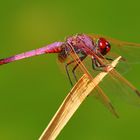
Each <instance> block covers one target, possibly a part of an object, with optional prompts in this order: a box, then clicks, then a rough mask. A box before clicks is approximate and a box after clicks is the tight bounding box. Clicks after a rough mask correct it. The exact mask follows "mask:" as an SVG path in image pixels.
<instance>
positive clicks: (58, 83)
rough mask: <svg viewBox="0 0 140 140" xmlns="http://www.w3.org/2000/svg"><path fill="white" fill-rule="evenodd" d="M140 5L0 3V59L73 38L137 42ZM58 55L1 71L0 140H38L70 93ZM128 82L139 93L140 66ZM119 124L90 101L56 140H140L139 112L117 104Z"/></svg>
mask: <svg viewBox="0 0 140 140" xmlns="http://www.w3.org/2000/svg"><path fill="white" fill-rule="evenodd" d="M139 5H140V1H138V0H134V1H126V0H125V1H122V0H114V1H112V0H104V1H103V0H102V1H101V0H99V1H94V0H86V1H80V0H79V1H78V0H77V1H75V0H69V1H64V0H63V1H60V0H59V1H56V0H54V1H45V0H44V1H43V0H42V1H41V0H40V1H33V2H32V1H25V0H19V1H16V0H13V1H10V0H8V1H6V0H5V1H4V0H1V1H0V46H1V47H0V57H1V58H3V57H7V56H11V55H13V54H17V53H21V52H24V51H27V50H31V49H35V48H39V47H41V46H43V45H46V44H48V43H51V42H53V41H57V40H61V41H62V40H63V39H64V38H65V37H66V36H68V35H72V34H75V33H96V34H103V35H107V36H110V37H114V38H118V39H122V40H127V41H131V42H140V34H139V33H140V27H139V25H140V15H139ZM56 58H57V56H56V55H43V56H38V57H34V58H29V59H26V60H21V61H18V62H15V63H11V64H8V65H4V66H2V67H1V68H0V77H1V82H0V84H1V85H0V140H37V139H38V137H39V136H40V134H41V133H42V131H43V130H44V128H45V127H46V125H47V124H48V123H49V121H50V119H51V117H52V116H53V115H54V113H55V111H56V110H57V108H58V107H59V105H60V103H61V102H62V100H63V99H64V97H65V96H66V94H67V93H68V91H69V90H70V85H69V82H68V81H67V77H65V76H64V75H63V73H61V70H60V68H59V66H58V65H57V63H56ZM133 67H134V69H132V70H131V71H130V72H129V73H128V74H127V75H126V76H127V78H128V79H129V80H130V81H132V82H133V84H134V85H135V86H136V87H139V71H140V65H134V66H133ZM116 107H117V110H118V112H119V113H120V119H116V118H114V116H112V115H111V114H110V113H109V112H108V111H107V110H106V109H105V108H104V106H102V105H101V104H99V103H98V102H97V101H94V100H93V99H92V97H89V98H88V99H87V100H86V101H85V102H84V103H83V104H82V105H81V107H80V108H79V110H78V111H77V112H76V114H75V115H74V116H73V118H72V119H71V120H70V122H69V123H68V124H67V126H66V127H65V128H64V129H63V131H62V133H61V134H60V135H59V137H58V139H59V140H92V139H93V140H124V139H127V140H132V139H134V140H135V139H140V135H139V126H140V121H139V118H140V109H139V108H136V107H133V106H131V105H128V104H125V103H123V100H122V101H121V100H117V103H116Z"/></svg>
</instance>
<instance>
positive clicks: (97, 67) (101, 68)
mask: <svg viewBox="0 0 140 140" xmlns="http://www.w3.org/2000/svg"><path fill="white" fill-rule="evenodd" d="M92 68H93V69H94V70H97V71H108V65H101V64H100V63H99V62H98V60H97V59H96V58H92Z"/></svg>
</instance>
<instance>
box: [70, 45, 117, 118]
mask: <svg viewBox="0 0 140 140" xmlns="http://www.w3.org/2000/svg"><path fill="white" fill-rule="evenodd" d="M80 57H81V56H78V55H77V54H76V53H75V51H74V48H73V47H72V46H71V53H70V56H69V59H68V60H70V62H73V63H72V65H71V66H72V67H75V66H76V65H77V64H78V67H77V70H76V72H75V74H76V76H77V75H78V78H80V76H82V74H85V73H86V74H87V75H89V78H91V80H92V79H93V78H94V77H95V76H96V75H97V74H98V73H99V71H93V69H91V65H89V61H91V59H90V58H89V57H88V58H86V59H84V61H81V59H80ZM67 63H69V62H67ZM72 70H73V68H72ZM73 77H74V76H73ZM93 95H94V96H96V99H99V100H100V101H101V102H102V103H103V104H104V105H105V107H106V108H107V109H109V111H110V112H111V113H112V114H113V115H115V116H116V117H117V118H118V114H117V112H116V111H115V108H114V107H113V105H112V103H111V101H110V100H109V98H108V96H107V95H106V94H105V93H104V92H103V90H102V89H101V88H100V87H99V86H96V89H95V90H94V92H93Z"/></svg>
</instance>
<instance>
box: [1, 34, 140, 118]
mask: <svg viewBox="0 0 140 140" xmlns="http://www.w3.org/2000/svg"><path fill="white" fill-rule="evenodd" d="M112 44H113V45H112ZM125 46H130V48H131V49H133V47H136V48H138V49H140V44H138V43H131V42H124V41H120V40H116V39H113V38H110V37H106V36H102V35H95V34H76V35H73V36H69V37H67V38H66V39H65V41H63V42H54V43H52V44H48V45H46V46H44V47H42V48H38V49H35V50H31V51H27V52H23V53H20V54H17V55H14V56H11V57H7V58H3V59H0V65H4V64H7V63H10V62H14V61H17V60H21V59H24V58H29V57H33V56H38V55H42V54H49V53H51V54H52V53H56V54H58V60H59V61H60V62H61V63H64V64H65V69H66V74H67V76H68V79H69V81H70V84H71V85H72V86H73V81H72V79H71V75H70V71H69V66H72V75H73V77H74V79H75V81H78V78H77V75H76V70H77V69H78V68H79V67H80V65H81V64H82V65H84V64H83V62H84V61H85V59H86V58H87V57H88V58H89V59H90V60H91V64H90V67H91V68H92V69H93V73H94V72H96V71H106V72H107V71H109V69H110V67H111V66H110V65H109V63H110V61H113V60H114V58H116V57H117V56H120V55H121V56H122V61H124V62H125V61H127V58H124V57H123V55H124V54H127V52H126V53H124V52H123V48H125ZM114 48H117V49H118V50H121V51H120V52H123V53H122V54H120V53H119V54H117V53H114V54H112V50H113V49H114ZM69 58H71V59H69ZM110 76H111V78H112V79H118V81H119V82H120V81H121V83H123V84H125V85H126V86H127V87H128V88H129V89H130V90H131V91H132V94H133V95H134V96H136V97H135V98H136V100H137V98H138V100H139V98H140V92H139V91H138V89H137V88H136V87H135V86H134V85H132V84H131V83H130V82H129V81H128V80H127V79H125V78H124V77H123V76H122V75H121V74H120V73H119V72H118V71H117V70H116V69H114V68H113V70H111V72H110ZM119 82H118V83H119ZM97 93H98V94H97V95H98V98H100V100H101V101H102V102H103V103H104V104H105V106H106V107H107V108H108V109H109V110H110V111H111V112H112V113H113V114H114V115H115V116H116V117H118V114H117V112H116V110H115V108H114V107H113V105H112V103H111V101H110V99H109V97H108V96H107V95H106V94H105V93H104V91H103V90H102V88H101V87H100V86H97ZM122 94H123V93H122ZM124 94H126V93H125V92H124ZM132 94H131V95H132ZM129 95H130V94H129V93H128V92H127V96H129ZM138 102H139V101H138Z"/></svg>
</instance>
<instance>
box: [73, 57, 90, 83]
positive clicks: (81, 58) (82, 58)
mask: <svg viewBox="0 0 140 140" xmlns="http://www.w3.org/2000/svg"><path fill="white" fill-rule="evenodd" d="M86 57H87V55H84V56H81V57H79V58H80V60H81V61H83V60H84V59H85V58H86ZM79 64H80V62H78V63H77V64H76V65H75V66H74V68H73V69H72V73H73V76H74V78H75V81H76V82H77V81H78V79H77V77H76V74H75V70H76V68H77V67H78V66H79Z"/></svg>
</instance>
